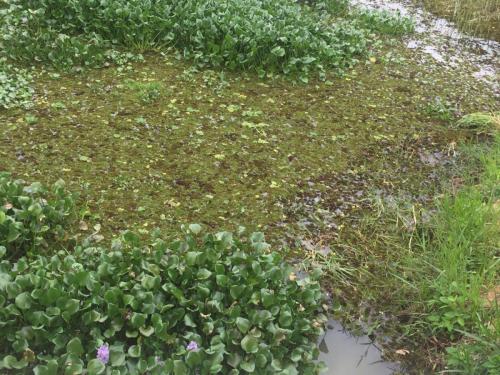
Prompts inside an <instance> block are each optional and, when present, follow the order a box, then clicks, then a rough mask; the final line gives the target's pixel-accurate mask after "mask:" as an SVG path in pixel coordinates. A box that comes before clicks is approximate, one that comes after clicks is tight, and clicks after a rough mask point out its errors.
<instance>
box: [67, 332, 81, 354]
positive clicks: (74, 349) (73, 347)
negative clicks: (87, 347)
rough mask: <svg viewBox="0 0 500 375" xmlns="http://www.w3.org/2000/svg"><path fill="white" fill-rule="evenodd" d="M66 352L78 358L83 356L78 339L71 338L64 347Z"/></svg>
mask: <svg viewBox="0 0 500 375" xmlns="http://www.w3.org/2000/svg"><path fill="white" fill-rule="evenodd" d="M66 351H67V352H68V353H70V354H74V355H76V356H78V357H79V356H81V355H82V354H83V346H82V342H81V341H80V339H79V338H78V337H74V338H72V339H71V340H70V341H69V342H68V344H67V345H66Z"/></svg>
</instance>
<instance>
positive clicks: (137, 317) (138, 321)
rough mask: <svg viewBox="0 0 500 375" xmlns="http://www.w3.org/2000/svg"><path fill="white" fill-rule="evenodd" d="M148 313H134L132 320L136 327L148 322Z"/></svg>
mask: <svg viewBox="0 0 500 375" xmlns="http://www.w3.org/2000/svg"><path fill="white" fill-rule="evenodd" d="M146 317H147V315H146V314H140V313H133V314H132V318H131V319H130V322H131V323H132V325H133V326H134V327H136V328H139V327H142V326H143V325H144V324H145V323H146Z"/></svg>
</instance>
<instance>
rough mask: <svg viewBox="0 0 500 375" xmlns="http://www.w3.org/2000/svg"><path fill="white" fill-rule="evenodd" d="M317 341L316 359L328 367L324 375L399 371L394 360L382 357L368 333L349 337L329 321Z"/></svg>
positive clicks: (375, 374)
mask: <svg viewBox="0 0 500 375" xmlns="http://www.w3.org/2000/svg"><path fill="white" fill-rule="evenodd" d="M327 327H328V330H327V331H326V334H325V336H324V337H323V338H321V341H320V343H319V349H320V351H321V354H320V357H319V360H320V361H323V362H324V363H325V364H326V365H327V366H328V371H326V372H324V373H323V374H325V375H391V374H395V373H401V372H400V371H401V370H400V369H399V367H398V365H397V364H395V363H390V362H385V361H383V360H382V357H381V353H380V350H379V349H378V348H377V347H376V345H375V344H374V343H373V342H372V341H371V340H370V338H369V337H368V336H359V337H356V336H352V335H350V334H349V333H348V332H346V331H345V330H344V329H343V328H342V325H340V323H338V322H336V321H334V320H331V321H329V322H328V325H327Z"/></svg>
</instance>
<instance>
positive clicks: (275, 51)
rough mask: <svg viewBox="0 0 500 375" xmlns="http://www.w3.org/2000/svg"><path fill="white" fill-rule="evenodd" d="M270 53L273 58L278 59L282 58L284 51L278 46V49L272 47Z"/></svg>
mask: <svg viewBox="0 0 500 375" xmlns="http://www.w3.org/2000/svg"><path fill="white" fill-rule="evenodd" d="M271 53H272V54H273V55H275V56H278V57H283V56H285V49H284V48H282V47H280V46H278V47H274V48H273V49H272V50H271Z"/></svg>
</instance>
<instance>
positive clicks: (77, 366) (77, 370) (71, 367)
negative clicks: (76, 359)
mask: <svg viewBox="0 0 500 375" xmlns="http://www.w3.org/2000/svg"><path fill="white" fill-rule="evenodd" d="M82 372H83V365H82V364H81V363H70V364H68V365H67V366H66V368H65V369H64V374H65V375H76V374H81V373H82Z"/></svg>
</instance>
